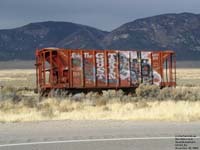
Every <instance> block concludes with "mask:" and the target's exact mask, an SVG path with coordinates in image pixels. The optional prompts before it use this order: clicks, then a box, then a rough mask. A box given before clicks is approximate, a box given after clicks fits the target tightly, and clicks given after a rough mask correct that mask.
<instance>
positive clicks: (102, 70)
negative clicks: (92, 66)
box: [96, 53, 105, 80]
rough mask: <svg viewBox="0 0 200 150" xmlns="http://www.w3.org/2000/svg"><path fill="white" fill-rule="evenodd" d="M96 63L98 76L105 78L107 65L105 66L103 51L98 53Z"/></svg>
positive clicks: (100, 78)
mask: <svg viewBox="0 0 200 150" xmlns="http://www.w3.org/2000/svg"><path fill="white" fill-rule="evenodd" d="M96 64H97V78H98V79H99V80H103V79H105V67H104V56H103V53H97V54H96Z"/></svg>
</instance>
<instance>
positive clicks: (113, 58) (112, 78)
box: [108, 53, 117, 83]
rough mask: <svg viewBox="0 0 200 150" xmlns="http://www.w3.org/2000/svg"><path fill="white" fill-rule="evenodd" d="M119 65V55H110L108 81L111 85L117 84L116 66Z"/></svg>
mask: <svg viewBox="0 0 200 150" xmlns="http://www.w3.org/2000/svg"><path fill="white" fill-rule="evenodd" d="M116 65H117V54H116V53H108V71H109V73H108V79H109V83H116V82H117V78H116V67H117V66H116Z"/></svg>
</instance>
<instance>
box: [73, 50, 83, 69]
mask: <svg viewBox="0 0 200 150" xmlns="http://www.w3.org/2000/svg"><path fill="white" fill-rule="evenodd" d="M72 65H73V66H74V67H81V55H80V54H78V53H72Z"/></svg>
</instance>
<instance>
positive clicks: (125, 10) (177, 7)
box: [0, 0, 200, 31]
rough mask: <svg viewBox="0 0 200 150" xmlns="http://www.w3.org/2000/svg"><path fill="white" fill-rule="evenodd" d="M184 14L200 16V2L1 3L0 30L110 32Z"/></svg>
mask: <svg viewBox="0 0 200 150" xmlns="http://www.w3.org/2000/svg"><path fill="white" fill-rule="evenodd" d="M180 12H191V13H196V14H200V0H0V29H8V28H14V27H19V26H22V25H25V24H28V23H31V22H41V21H67V22H74V23H80V24H84V25H89V26H93V27H96V28H99V29H102V30H107V31H110V30H112V29H114V28H116V27H119V26H120V25H122V24H124V23H127V22H130V21H133V20H135V19H138V18H143V17H148V16H154V15H159V14H164V13H180Z"/></svg>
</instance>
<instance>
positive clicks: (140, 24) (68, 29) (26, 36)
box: [0, 13, 200, 60]
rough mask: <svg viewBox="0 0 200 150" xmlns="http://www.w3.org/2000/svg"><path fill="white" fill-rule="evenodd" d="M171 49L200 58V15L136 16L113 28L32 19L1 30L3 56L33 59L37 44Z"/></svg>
mask: <svg viewBox="0 0 200 150" xmlns="http://www.w3.org/2000/svg"><path fill="white" fill-rule="evenodd" d="M42 47H64V48H73V49H82V48H85V49H122V50H130V49H139V50H166V49H172V50H175V51H176V53H177V58H178V59H181V60H199V59H200V15H199V14H192V13H180V14H164V15H158V16H153V17H147V18H142V19H137V20H135V21H133V22H129V23H126V24H124V25H122V26H120V27H119V28H117V29H114V30H113V31H111V32H106V31H102V30H99V29H96V28H93V27H89V26H84V25H80V24H74V23H70V22H53V21H48V22H39V23H31V24H28V25H25V26H23V27H19V28H15V29H7V30H0V60H12V59H33V58H34V51H35V49H36V48H42Z"/></svg>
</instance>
